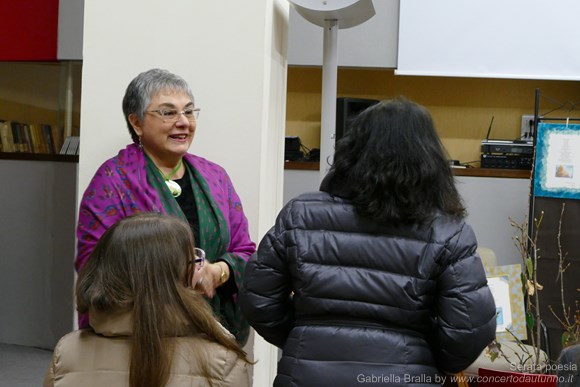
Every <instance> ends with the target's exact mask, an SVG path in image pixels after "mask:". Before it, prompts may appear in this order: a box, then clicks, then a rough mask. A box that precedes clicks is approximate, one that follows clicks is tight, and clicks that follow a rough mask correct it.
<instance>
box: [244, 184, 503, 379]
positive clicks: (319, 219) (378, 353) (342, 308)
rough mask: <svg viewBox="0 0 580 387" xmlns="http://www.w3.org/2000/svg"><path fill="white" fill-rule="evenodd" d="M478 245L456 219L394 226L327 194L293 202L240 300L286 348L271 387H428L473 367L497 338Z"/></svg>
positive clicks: (249, 273)
mask: <svg viewBox="0 0 580 387" xmlns="http://www.w3.org/2000/svg"><path fill="white" fill-rule="evenodd" d="M476 247H477V245H476V239H475V235H474V233H473V231H472V229H471V227H470V226H468V225H467V224H466V223H465V222H464V221H463V220H460V219H455V218H452V217H449V216H438V217H435V218H434V219H432V221H430V222H429V224H426V225H424V226H422V227H419V226H398V227H389V226H381V225H377V224H376V223H374V222H371V221H369V220H367V219H363V218H361V217H359V216H357V214H356V213H355V209H354V207H353V206H352V205H350V204H349V202H348V201H346V200H344V199H341V198H339V197H333V196H331V195H329V194H327V193H325V192H315V193H308V194H303V195H301V196H299V197H298V198H296V199H294V200H292V201H291V202H289V203H288V204H287V205H286V206H285V207H284V209H283V210H282V211H281V212H280V214H279V216H278V218H277V221H276V224H275V226H274V227H273V228H272V229H271V230H270V231H269V232H268V233H267V235H266V236H265V237H264V238H263V240H262V241H261V243H260V245H259V248H258V251H257V253H256V254H255V255H254V256H252V258H251V259H250V261H249V263H248V265H247V266H246V271H245V277H244V281H243V286H242V288H241V290H240V294H239V301H240V303H241V307H242V311H243V312H244V313H245V315H246V317H247V318H248V320H249V321H250V324H251V325H252V326H253V327H254V328H255V329H256V331H257V333H258V334H260V335H261V336H262V337H264V338H265V339H266V340H267V341H268V342H270V343H272V344H274V345H276V346H278V347H280V348H282V349H283V352H282V359H281V360H280V362H279V364H278V375H277V377H276V380H275V383H274V385H275V386H333V387H336V386H357V385H361V384H376V385H404V386H409V385H412V386H420V385H427V384H428V385H431V384H440V383H441V377H440V376H439V375H440V372H441V371H445V372H458V371H460V370H462V369H464V368H466V367H467V366H468V365H469V364H471V363H472V362H473V361H474V360H475V358H476V357H477V356H478V355H479V354H480V353H481V351H482V350H483V349H484V347H485V346H486V345H487V344H488V343H490V342H491V340H492V339H493V338H494V335H495V321H496V320H495V305H494V301H493V298H492V296H491V293H490V291H489V289H488V287H487V285H486V283H487V282H486V277H485V274H484V270H483V266H482V264H481V261H480V259H479V257H478V256H477V254H476ZM292 292H293V293H292Z"/></svg>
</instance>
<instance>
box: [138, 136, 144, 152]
mask: <svg viewBox="0 0 580 387" xmlns="http://www.w3.org/2000/svg"><path fill="white" fill-rule="evenodd" d="M139 149H141V150H143V143H142V142H141V136H139Z"/></svg>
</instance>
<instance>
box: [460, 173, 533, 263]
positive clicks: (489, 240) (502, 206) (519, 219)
mask: <svg viewBox="0 0 580 387" xmlns="http://www.w3.org/2000/svg"><path fill="white" fill-rule="evenodd" d="M455 181H456V182H457V189H458V190H459V193H460V194H461V196H462V197H463V200H464V201H465V205H466V207H467V211H468V212H469V214H468V216H467V222H468V223H469V224H470V225H471V226H472V227H473V230H474V231H475V235H476V236H477V242H478V244H479V246H480V247H487V248H490V249H492V250H493V251H494V252H495V255H496V257H497V263H498V265H511V264H519V263H522V261H521V257H520V254H519V252H518V250H517V248H516V245H515V244H514V241H513V239H512V238H513V236H515V235H516V231H517V230H515V229H514V228H513V227H511V222H510V219H512V220H513V221H515V222H516V223H519V224H521V223H523V222H524V221H525V220H526V219H527V217H528V208H529V207H528V199H529V195H530V179H508V178H495V177H468V176H457V177H456V178H455Z"/></svg>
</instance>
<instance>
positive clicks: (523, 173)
mask: <svg viewBox="0 0 580 387" xmlns="http://www.w3.org/2000/svg"><path fill="white" fill-rule="evenodd" d="M531 172H532V171H529V170H522V169H497V168H453V174H454V175H455V176H473V177H504V178H506V177H507V178H513V179H529V178H530V176H531Z"/></svg>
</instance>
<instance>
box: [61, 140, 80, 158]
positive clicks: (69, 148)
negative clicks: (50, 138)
mask: <svg viewBox="0 0 580 387" xmlns="http://www.w3.org/2000/svg"><path fill="white" fill-rule="evenodd" d="M79 143H80V138H79V137H78V136H69V137H67V138H65V139H64V143H63V144H62V148H60V154H61V155H78V154H79Z"/></svg>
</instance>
